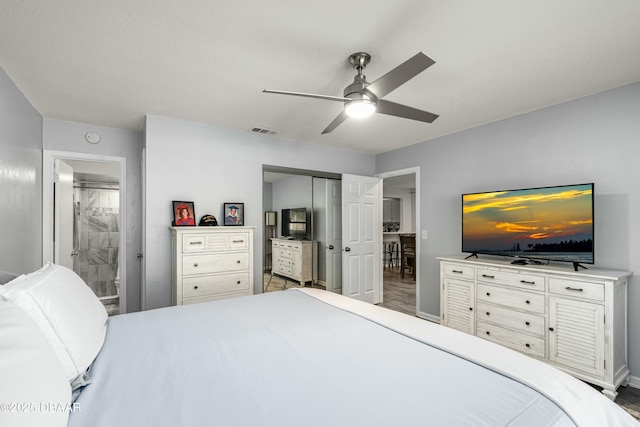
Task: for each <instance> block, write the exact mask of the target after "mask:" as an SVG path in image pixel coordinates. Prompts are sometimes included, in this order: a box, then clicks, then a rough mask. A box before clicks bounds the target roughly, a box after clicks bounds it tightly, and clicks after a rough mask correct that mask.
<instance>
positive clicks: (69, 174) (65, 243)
mask: <svg viewBox="0 0 640 427" xmlns="http://www.w3.org/2000/svg"><path fill="white" fill-rule="evenodd" d="M54 200H55V206H54V212H55V213H54V215H55V218H56V221H55V223H54V228H55V229H54V237H53V239H54V242H55V243H54V254H53V262H54V263H56V264H60V265H62V266H64V267H67V268H69V269H71V270H73V257H74V254H75V248H74V246H73V221H74V217H73V210H74V209H75V207H74V206H73V168H72V167H71V166H69V164H67V163H66V162H65V161H63V160H60V159H56V161H55V183H54Z"/></svg>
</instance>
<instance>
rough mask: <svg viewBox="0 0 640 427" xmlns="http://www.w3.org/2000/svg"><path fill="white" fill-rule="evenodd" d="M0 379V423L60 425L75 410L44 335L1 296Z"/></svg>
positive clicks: (14, 426)
mask: <svg viewBox="0 0 640 427" xmlns="http://www.w3.org/2000/svg"><path fill="white" fill-rule="evenodd" d="M0 378H1V380H0V405H3V407H2V408H0V426H3V427H18V426H19V427H30V426H34V427H35V426H51V427H57V426H60V427H62V426H66V425H67V419H68V417H69V411H70V410H75V409H76V408H74V405H73V404H72V403H71V387H70V386H69V381H68V379H67V376H66V374H65V372H64V369H63V368H62V365H61V364H60V361H59V360H58V358H57V357H56V355H55V353H54V352H53V349H52V348H51V346H50V345H49V343H48V342H47V339H46V338H45V336H44V334H43V333H42V331H41V330H40V328H38V326H37V325H36V323H35V322H34V321H33V319H32V318H31V317H30V316H28V315H27V314H26V313H25V312H24V310H22V309H21V308H19V307H17V306H15V305H14V304H12V303H10V302H9V301H5V300H3V299H0ZM7 405H9V406H7Z"/></svg>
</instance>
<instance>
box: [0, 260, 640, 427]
mask: <svg viewBox="0 0 640 427" xmlns="http://www.w3.org/2000/svg"><path fill="white" fill-rule="evenodd" d="M49 268H50V269H51V268H53V269H55V270H56V271H60V268H59V267H49ZM62 271H63V272H64V274H65V275H66V276H65V279H64V280H52V278H51V277H50V276H51V275H47V277H46V278H45V279H39V280H38V284H39V287H40V288H45V287H46V286H47V282H51V281H53V282H55V283H57V284H59V283H63V282H64V283H65V284H66V283H67V282H68V281H70V280H71V279H70V277H72V276H71V275H70V274H69V272H68V271H64V270H62ZM16 280H18V279H16ZM73 280H75V279H73ZM9 285H11V283H9V284H8V285H7V286H9ZM63 286H66V285H58V288H60V287H63ZM74 286H75V287H78V286H80V285H79V284H77V283H76V285H74ZM1 288H2V287H0V295H1V296H3V297H4V299H5V300H6V301H0V309H3V310H7V309H9V310H10V311H11V312H15V313H17V314H19V315H20V316H19V317H20V319H19V320H28V319H27V318H28V317H32V314H30V313H29V309H28V307H27V308H25V307H21V304H22V305H23V306H24V304H25V303H24V301H22V302H21V301H19V300H18V298H17V297H16V296H15V293H16V292H18V291H16V286H15V285H13V286H9V291H6V290H4V291H3V290H2V289H1ZM27 288H29V287H28V286H27ZM29 289H31V292H32V293H33V286H32V287H31V288H29ZM74 289H75V288H74ZM75 290H76V291H77V289H75ZM58 291H60V289H56V295H57V294H58V293H59V292H58ZM18 293H19V292H18ZM87 298H88V296H87ZM31 300H37V301H39V303H38V304H39V307H41V308H42V307H44V310H42V309H41V310H40V311H47V310H49V311H53V312H55V309H54V308H53V307H54V305H55V304H49V303H44V302H43V301H44V300H46V298H45V297H43V296H41V295H36V297H33V296H32V298H31ZM62 300H63V301H64V300H65V299H62ZM2 304H4V305H2ZM62 304H64V302H63V303H62ZM77 304H78V301H75V302H74V304H73V306H76V305H77ZM85 305H90V304H88V303H86V302H85V303H84V304H82V306H83V307H84V306H85ZM67 309H68V307H66V309H65V310H62V311H64V312H67V311H69V310H67ZM94 309H95V310H94ZM94 311H95V313H94ZM25 314H28V315H27V316H25ZM59 314H60V313H58V314H57V315H55V314H50V315H49V316H48V317H49V318H50V319H49V325H50V326H51V325H53V326H55V327H56V328H59V329H61V330H62V332H61V333H60V334H58V335H59V337H62V341H65V340H66V341H69V340H71V341H73V337H72V338H69V337H66V338H65V336H66V335H69V331H71V330H73V328H74V326H69V325H67V327H66V330H65V327H63V325H64V321H63V319H62V318H61V317H64V316H60V315H59ZM93 317H95V319H93ZM82 319H85V322H83V323H84V324H83V326H82V328H81V329H82V330H81V331H80V332H77V333H80V334H83V333H88V332H89V330H90V329H91V327H88V326H87V324H89V323H95V324H96V325H98V326H100V325H99V324H100V322H102V325H101V327H99V328H98V327H96V329H97V332H96V333H94V334H93V335H98V336H100V335H102V331H104V335H103V337H102V339H101V340H99V341H100V345H99V348H98V349H97V351H95V350H92V351H86V353H87V354H90V353H91V352H93V351H95V352H96V354H95V355H94V358H93V359H92V360H90V362H89V364H88V365H87V366H86V369H83V366H84V365H83V364H81V363H79V362H77V361H76V362H74V363H75V365H77V366H76V368H75V370H69V369H66V370H65V369H64V368H63V367H64V366H65V363H58V364H57V365H56V364H55V363H53V362H55V360H49V359H51V354H49V353H51V351H49V350H51V349H52V348H53V349H54V351H53V353H54V354H55V353H57V352H56V351H55V349H56V346H49V347H51V348H49V349H46V350H47V351H41V352H39V353H46V356H47V359H48V363H49V364H48V365H46V366H47V367H46V369H45V370H44V372H46V373H47V374H46V375H47V376H52V371H55V370H56V368H63V369H61V370H62V372H63V375H61V377H62V378H63V381H65V382H66V386H67V390H66V394H65V392H64V390H63V389H64V387H62V386H61V385H60V384H59V383H60V379H59V378H58V377H57V376H55V375H53V377H55V378H54V379H55V385H56V386H57V388H56V387H53V386H52V387H51V388H52V389H55V393H57V394H53V393H54V392H52V394H51V397H49V398H47V397H43V396H37V397H28V396H26V395H25V394H24V393H25V392H24V390H22V391H20V393H22V394H20V393H18V394H16V395H14V397H11V396H9V397H7V393H10V391H7V390H5V389H6V388H7V387H5V386H4V385H2V386H0V402H1V401H2V400H3V399H4V400H6V399H7V398H9V399H13V400H14V401H15V400H16V399H19V401H24V402H25V403H26V402H28V401H27V400H25V399H45V401H47V402H57V403H58V405H57V406H54V408H58V409H60V411H58V412H55V411H42V410H40V411H38V410H35V411H31V412H30V413H22V414H18V413H15V411H14V412H12V413H8V414H7V413H4V414H3V413H2V412H0V416H5V419H4V420H3V419H2V418H0V425H3V426H5V425H6V426H11V425H21V426H24V425H52V426H53V425H56V426H57V425H60V426H62V425H68V426H69V427H84V426H116V425H117V426H128V425H132V426H133V425H135V426H199V425H208V426H258V425H259V426H303V425H304V426H389V425H437V426H464V425H469V426H507V425H508V426H532V425H535V426H573V425H578V426H599V427H601V426H634V425H639V424H638V423H637V421H636V420H635V419H633V418H632V417H631V416H630V415H628V414H627V413H626V412H625V411H624V410H622V409H620V408H619V407H618V406H617V405H615V404H614V403H613V402H611V401H610V400H609V399H607V398H606V397H604V396H603V395H602V394H601V393H599V392H598V391H596V390H595V389H593V388H592V387H590V386H589V385H587V384H585V383H583V382H581V381H579V380H577V379H575V378H573V377H571V376H568V375H566V374H564V373H562V372H560V371H558V370H556V369H555V368H553V367H551V366H549V365H546V364H544V363H542V362H539V361H536V360H534V359H532V358H529V357H527V356H524V355H521V354H520V353H517V352H514V351H512V350H509V349H507V348H504V347H501V346H499V345H496V344H493V343H491V342H488V341H484V340H482V339H480V338H476V337H473V336H470V335H466V334H463V333H461V332H458V331H455V330H452V329H449V328H445V327H442V326H440V325H437V324H434V323H431V322H428V321H425V320H422V319H418V318H414V317H411V316H407V315H404V314H401V313H397V312H393V311H390V310H387V309H384V308H380V307H377V306H373V305H370V304H366V303H363V302H360V301H356V300H352V299H349V298H346V297H343V296H340V295H336V294H332V293H329V292H325V291H320V290H316V289H290V290H287V291H284V292H273V293H267V294H260V295H253V296H247V297H240V298H233V299H228V300H222V301H213V302H207V303H201V304H194V305H189V306H179V307H170V308H163V309H157V310H150V311H146V312H140V313H131V314H126V315H120V316H114V317H111V318H108V319H106V317H105V318H104V320H100V319H102V315H101V314H100V313H99V308H98V307H97V306H95V307H92V308H91V309H90V310H87V312H85V313H83V314H82ZM76 320H77V319H76ZM27 323H29V322H27ZM5 326H6V325H3V323H2V320H1V319H0V333H2V331H3V330H4V329H6V327H5ZM28 326H29V327H33V326H35V327H36V330H37V329H41V328H42V325H41V324H39V322H38V321H36V322H31V324H29V325H28ZM94 332H95V331H94ZM36 335H37V334H36ZM41 336H42V337H44V338H45V339H47V340H48V339H50V337H47V334H46V333H45V334H41ZM3 338H5V337H3V336H0V340H1V339H3ZM1 342H2V341H0V343H1ZM84 342H85V340H83V343H84ZM68 344H73V343H72V342H71V343H68ZM39 345H40V346H41V347H43V348H44V347H46V346H43V345H42V343H39ZM80 347H81V346H78V345H77V344H76V346H75V347H74V346H73V345H70V346H69V347H68V348H67V349H66V350H65V353H64V355H65V356H69V355H70V356H71V359H74V360H75V359H78V360H79V359H82V357H79V356H81V355H82V353H83V352H84V350H85V349H82V348H80ZM89 347H93V344H92V345H90V346H89ZM30 348H31V347H30ZM58 350H60V348H58ZM78 350H81V351H78ZM7 351H8V350H7V349H5V348H3V347H2V344H0V356H4V355H5V354H6V353H7ZM3 352H4V353H3ZM74 353H79V354H78V355H74ZM27 354H30V353H29V352H28V351H25V352H24V353H23V355H27ZM57 357H58V358H59V357H60V355H57ZM84 358H85V359H86V355H84ZM0 360H2V358H0ZM16 363H18V362H15V361H14V365H15V364H16ZM40 364H42V363H40ZM4 365H6V364H5V363H0V369H4V368H7V367H6V366H4ZM30 365H31V366H33V362H30ZM66 365H67V368H68V367H69V366H70V365H69V363H67V364H66ZM11 369H12V372H13V373H12V375H13V376H14V381H17V379H16V378H15V377H16V376H18V378H20V382H21V383H24V382H25V381H26V382H28V381H29V380H30V377H29V375H31V374H32V373H29V375H27V378H25V375H24V374H20V373H18V371H16V367H15V366H13V367H12V368H11ZM6 370H7V369H4V371H6ZM4 371H0V372H4ZM76 374H78V375H76ZM42 375H43V373H42V372H37V373H36V374H35V375H34V380H33V381H36V378H39V377H41V376H42ZM40 379H41V378H40ZM49 383H51V384H49ZM53 383H54V382H53V380H51V381H49V379H47V384H49V385H52V384H53ZM70 384H71V385H70ZM21 387H22V388H23V389H24V384H21ZM72 389H75V390H74V392H73V393H72V392H71V390H72ZM61 390H62V391H61ZM39 391H40V392H42V390H41V388H40V390H39ZM36 402H39V401H36ZM36 406H37V405H36ZM35 409H38V408H35ZM45 409H46V408H45ZM62 409H66V410H65V411H62ZM43 412H45V413H43ZM47 417H48V418H47ZM43 420H44V421H45V422H46V423H47V424H43V423H42V422H43ZM3 421H4V422H3ZM11 423H13V424H11ZM29 423H31V424H29Z"/></svg>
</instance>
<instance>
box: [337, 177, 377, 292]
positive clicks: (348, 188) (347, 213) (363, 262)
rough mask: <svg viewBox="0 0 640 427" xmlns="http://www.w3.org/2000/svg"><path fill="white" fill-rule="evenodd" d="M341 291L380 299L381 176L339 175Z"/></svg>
mask: <svg viewBox="0 0 640 427" xmlns="http://www.w3.org/2000/svg"><path fill="white" fill-rule="evenodd" d="M342 250H343V252H342V294H343V295H346V296H348V297H351V298H355V299H359V300H362V301H365V302H369V303H373V304H378V303H381V302H382V180H381V179H380V178H374V177H367V176H356V175H342Z"/></svg>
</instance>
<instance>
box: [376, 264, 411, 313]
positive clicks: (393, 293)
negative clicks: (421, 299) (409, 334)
mask: <svg viewBox="0 0 640 427" xmlns="http://www.w3.org/2000/svg"><path fill="white" fill-rule="evenodd" d="M382 284H383V290H382V304H379V305H380V306H381V307H385V308H389V309H391V310H395V311H399V312H401V313H404V314H409V315H411V316H415V315H416V281H415V280H413V277H412V276H411V274H410V273H409V272H405V274H404V279H403V278H402V275H401V274H400V268H398V267H386V268H384V271H383V278H382Z"/></svg>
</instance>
